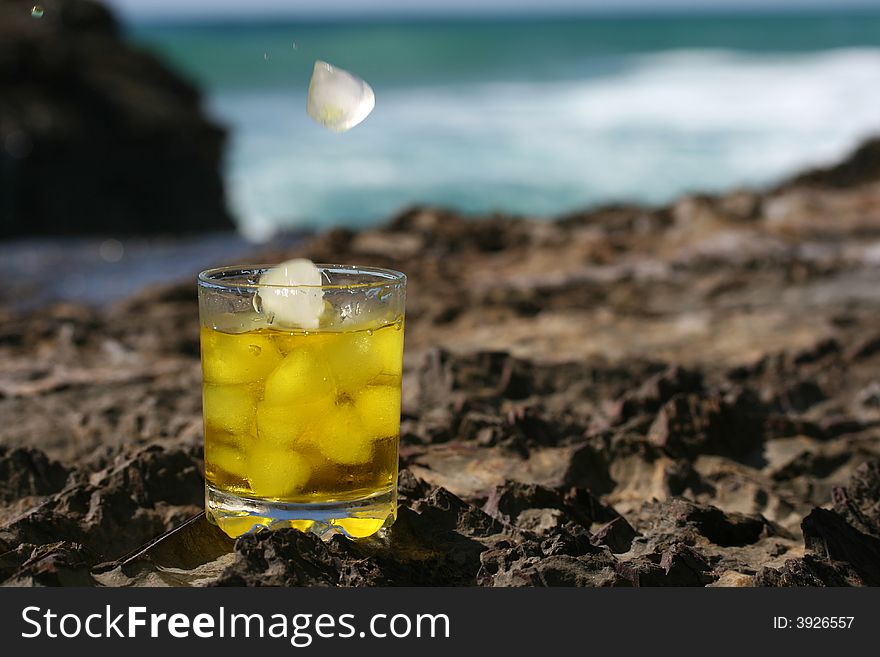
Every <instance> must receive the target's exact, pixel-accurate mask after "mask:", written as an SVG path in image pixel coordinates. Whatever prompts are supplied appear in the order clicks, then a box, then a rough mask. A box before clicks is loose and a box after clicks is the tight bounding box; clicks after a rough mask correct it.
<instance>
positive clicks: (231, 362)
mask: <svg viewBox="0 0 880 657" xmlns="http://www.w3.org/2000/svg"><path fill="white" fill-rule="evenodd" d="M317 267H318V269H319V271H320V272H321V281H322V284H321V285H319V286H314V285H282V286H279V285H261V284H260V277H261V276H262V275H263V274H264V273H265V272H266V271H268V269H269V267H267V266H262V265H255V266H245V267H221V268H218V269H209V270H207V271H204V272H202V273H201V274H199V277H198V288H199V318H200V325H201V357H202V401H203V411H204V423H205V506H206V512H207V516H208V519H209V520H210V521H211V522H213V523H215V524H216V525H218V526H219V527H220V528H221V529H222V530H223V531H224V532H225V533H227V534H228V535H230V536H233V537H234V536H239V535H241V534H244V533H247V532H250V531H255V530H258V529H261V528H263V527H268V528H270V529H274V528H279V527H295V528H297V529H300V530H302V531H311V532H314V533H317V534H319V535H325V534H330V533H334V532H340V533H342V534H344V535H346V536H349V537H352V538H361V537H365V536H369V535H371V534H374V533H376V532H377V531H379V530H380V529H381V528H383V527H386V526H389V525H390V524H391V523H393V522H394V520H395V518H396V516H397V464H398V442H399V435H400V381H401V371H402V364H403V324H404V304H405V299H406V276H405V275H404V274H402V273H400V272H396V271H392V270H388V269H378V268H373V267H358V266H350V265H317ZM325 281H326V282H325ZM304 295H305V296H308V297H309V298H311V299H315V298H317V299H319V301H318V304H319V306H318V308H319V313H320V316H319V319H318V320H316V322H315V324H314V325H310V326H309V327H308V328H303V327H301V326H291V325H289V324H285V323H283V322H281V321H279V319H278V317H276V316H275V315H273V313H272V312H268V311H266V310H264V309H263V306H264V305H265V306H266V307H269V306H270V305H272V307H277V303H274V304H268V303H263V300H264V299H266V298H267V296H273V297H275V298H276V300H277V298H278V297H282V298H283V299H288V298H289V299H295V298H297V297H300V300H302V298H304Z"/></svg>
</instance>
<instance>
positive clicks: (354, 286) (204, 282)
mask: <svg viewBox="0 0 880 657" xmlns="http://www.w3.org/2000/svg"><path fill="white" fill-rule="evenodd" d="M277 266H278V265H277V264H274V265H270V264H256V265H227V266H224V267H212V268H211V269H205V270H204V271H201V272H199V275H198V278H197V281H198V285H199V287H211V288H214V289H218V290H240V289H245V290H261V289H287V290H295V289H303V290H308V289H311V290H363V289H371V288H383V287H399V286H405V285H406V274H404V273H403V272H400V271H397V270H395V269H386V268H384V267H370V266H366V265H341V264H334V263H322V262H316V263H315V267H317V268H318V269H319V270H321V273H322V274H323V273H324V271H325V270H338V271H339V273H350V274H365V275H373V276H375V277H376V280H374V281H367V282H357V283H322V284H321V285H269V284H267V283H249V282H235V283H233V282H231V281H230V282H224V281H223V280H222V279H220V278H214V277H215V276H218V275H220V274H231V273H236V272H237V273H241V274H245V273H255V272H260V273H265V272H266V271H268V270H269V269H272V268H273V267H277Z"/></svg>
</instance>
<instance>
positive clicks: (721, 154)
mask: <svg viewBox="0 0 880 657" xmlns="http://www.w3.org/2000/svg"><path fill="white" fill-rule="evenodd" d="M377 92H378V93H379V94H381V96H382V99H383V104H382V109H381V111H379V112H375V113H374V115H373V117H372V118H371V120H370V121H369V122H368V123H366V124H364V125H363V126H362V127H360V128H359V129H358V130H356V131H352V132H351V133H349V134H347V135H346V136H345V138H344V139H338V138H337V139H332V135H327V134H326V133H324V131H322V130H320V129H319V128H317V127H316V126H314V125H311V124H310V123H309V121H308V119H307V117H305V115H304V114H303V113H302V112H299V113H297V112H295V111H293V110H292V108H298V107H301V104H302V100H303V97H304V94H305V90H302V92H301V93H300V92H299V91H289V92H287V93H264V92H260V93H254V92H251V93H237V94H227V95H222V96H220V97H219V98H217V99H216V102H215V105H216V109H217V111H218V112H219V113H220V114H221V115H222V116H223V117H224V118H226V120H227V121H230V122H231V123H232V124H233V125H234V126H235V127H236V128H237V133H236V134H235V138H234V144H233V156H232V158H231V160H230V162H229V170H228V178H229V180H230V183H231V186H230V187H231V201H232V204H233V207H234V209H235V211H236V212H237V213H238V214H239V216H241V217H242V220H243V221H244V223H245V228H246V229H248V230H249V231H250V232H251V234H253V235H255V236H262V235H265V234H267V233H268V232H270V231H271V230H272V229H273V228H274V227H276V226H278V225H287V226H295V225H298V224H304V223H310V224H314V223H331V222H338V221H344V222H347V223H357V222H369V221H373V220H375V219H378V218H381V217H383V216H386V215H387V214H388V213H390V212H393V211H395V210H396V209H398V208H399V207H400V206H402V205H404V204H406V203H410V202H434V203H443V204H448V205H452V206H455V207H459V208H462V209H464V210H475V211H479V210H488V209H492V208H498V209H504V210H508V211H513V212H518V213H526V214H538V215H543V214H555V213H559V212H563V211H566V210H570V209H573V208H576V207H580V206H584V205H588V204H592V203H597V202H605V201H611V200H635V201H642V202H651V203H653V202H663V201H666V200H668V199H670V198H672V197H674V196H676V195H677V194H680V193H682V192H685V191H693V190H706V191H712V190H719V189H724V188H728V187H731V186H734V185H743V184H768V183H771V182H773V181H774V180H777V179H779V178H781V177H783V176H786V175H788V174H791V173H792V172H794V171H796V170H798V169H801V168H803V167H806V166H812V165H819V164H827V163H830V162H833V161H834V160H836V159H837V158H839V157H842V156H843V155H844V154H845V153H846V152H847V151H848V150H849V149H851V148H853V147H854V146H855V145H857V144H858V142H859V141H860V140H862V139H864V138H865V137H867V136H869V135H871V134H876V133H880V49H868V48H863V49H853V48H851V49H840V50H829V51H823V52H816V53H791V54H755V53H752V54H746V53H738V52H730V51H718V50H683V51H670V52H667V53H662V54H650V55H641V56H633V55H630V56H626V57H625V58H624V59H623V60H622V66H621V67H620V70H619V71H618V72H616V73H613V74H607V75H594V76H592V77H583V78H581V79H566V80H550V81H529V82H509V83H501V82H497V83H481V84H458V85H448V86H424V87H407V88H399V89H395V88H387V89H379V88H378V87H377Z"/></svg>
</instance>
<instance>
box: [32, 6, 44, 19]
mask: <svg viewBox="0 0 880 657" xmlns="http://www.w3.org/2000/svg"><path fill="white" fill-rule="evenodd" d="M45 13H46V12H45V11H44V10H43V7H42V5H34V6H33V7H31V18H42V17H43V14H45Z"/></svg>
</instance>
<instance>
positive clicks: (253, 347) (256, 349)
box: [248, 344, 263, 356]
mask: <svg viewBox="0 0 880 657" xmlns="http://www.w3.org/2000/svg"><path fill="white" fill-rule="evenodd" d="M248 349H249V350H250V352H251V353H252V354H253V355H254V356H259V355H260V354H261V353H263V348H262V347H261V346H260V345H258V344H249V345H248Z"/></svg>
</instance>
